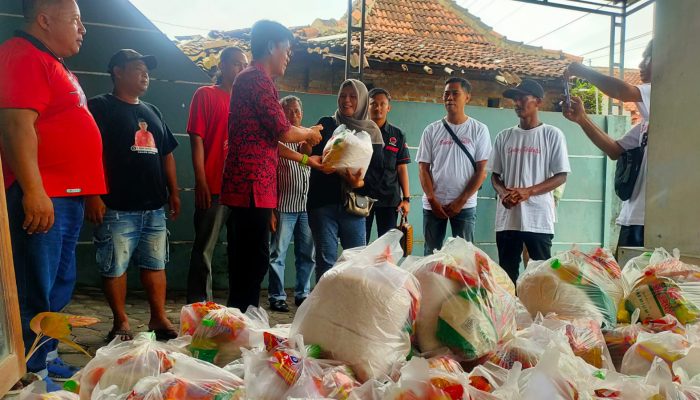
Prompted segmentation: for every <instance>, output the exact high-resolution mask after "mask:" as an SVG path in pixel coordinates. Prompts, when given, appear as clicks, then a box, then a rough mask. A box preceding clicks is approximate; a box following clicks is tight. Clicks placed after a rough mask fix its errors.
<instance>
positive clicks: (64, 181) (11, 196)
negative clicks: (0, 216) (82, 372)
mask: <svg viewBox="0 0 700 400" xmlns="http://www.w3.org/2000/svg"><path fill="white" fill-rule="evenodd" d="M22 11H23V13H24V18H25V25H24V28H23V30H21V31H17V32H16V33H15V36H14V37H13V38H11V39H9V40H7V41H6V42H4V43H3V44H2V45H0V149H2V151H1V155H2V161H3V172H4V178H5V179H4V184H5V185H4V186H5V194H6V196H7V209H8V214H9V224H10V236H11V240H12V253H13V260H14V266H15V276H16V281H17V293H18V296H19V306H20V316H21V320H22V334H23V339H24V344H25V346H26V347H27V348H29V346H31V345H32V343H33V342H34V339H35V335H34V333H33V332H32V331H31V329H30V327H29V322H30V321H31V319H32V318H33V317H34V316H36V315H37V314H39V313H41V312H45V311H60V310H61V309H63V307H65V306H66V305H67V304H68V302H69V301H70V299H71V296H72V294H73V286H74V284H75V276H76V270H75V246H76V243H77V240H78V234H79V233H80V227H81V226H82V224H83V210H84V200H83V199H84V196H86V195H96V194H101V193H104V192H105V181H104V174H103V169H102V141H101V139H100V132H99V130H98V129H97V125H96V124H95V121H94V120H93V118H92V116H91V115H90V112H89V111H88V108H87V102H86V100H85V94H83V90H82V89H81V87H80V84H79V83H78V79H77V78H76V76H75V75H73V73H71V72H70V71H69V70H68V68H67V67H66V65H65V64H64V62H63V58H64V57H71V56H73V55H75V54H77V53H78V51H79V50H80V47H81V45H82V42H83V36H84V35H85V32H86V31H85V27H84V26H83V24H82V23H81V20H80V9H79V8H78V5H77V4H76V2H75V1H74V0H55V1H46V0H45V1H39V0H35V1H31V0H24V1H23V2H22ZM57 344H58V343H57V342H56V341H55V340H51V341H50V343H46V344H44V345H42V346H41V347H39V349H38V350H37V351H36V352H35V353H34V355H33V356H32V357H31V358H30V359H29V360H27V369H28V370H29V371H31V372H36V373H38V374H39V375H40V376H42V377H43V378H44V379H45V380H46V383H47V388H48V390H57V389H58V385H56V384H55V383H54V382H53V380H52V379H51V378H50V377H48V376H47V375H50V376H51V377H53V378H54V379H66V378H69V377H70V376H71V375H73V373H74V372H75V371H76V369H75V368H71V367H69V366H67V365H66V364H64V363H63V362H62V361H61V360H60V358H58V353H57V352H56V349H57ZM47 360H48V361H47Z"/></svg>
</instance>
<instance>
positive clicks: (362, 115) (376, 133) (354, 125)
mask: <svg viewBox="0 0 700 400" xmlns="http://www.w3.org/2000/svg"><path fill="white" fill-rule="evenodd" d="M348 83H350V84H351V85H352V87H353V88H354V89H355V92H356V93H357V108H356V109H355V113H354V114H353V115H352V117H346V116H344V115H343V114H341V113H340V110H338V109H336V110H335V115H334V116H333V119H334V120H335V123H336V124H338V125H340V124H344V125H345V126H346V127H348V129H352V130H355V131H365V132H367V133H369V137H370V138H371V139H372V144H381V145H383V144H384V139H382V131H381V130H379V127H378V126H377V124H375V123H374V121H372V120H371V119H369V96H368V95H367V87H366V86H365V84H364V83H362V82H360V81H358V80H357V79H347V80H346V81H345V82H343V84H342V85H340V90H338V97H339V98H340V92H342V91H343V87H345V85H347V84H348Z"/></svg>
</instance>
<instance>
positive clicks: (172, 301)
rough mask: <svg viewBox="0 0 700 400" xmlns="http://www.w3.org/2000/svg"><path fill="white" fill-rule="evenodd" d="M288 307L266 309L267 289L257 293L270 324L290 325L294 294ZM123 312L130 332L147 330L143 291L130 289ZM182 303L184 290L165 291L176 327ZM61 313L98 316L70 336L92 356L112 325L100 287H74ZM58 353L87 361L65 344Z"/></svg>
mask: <svg viewBox="0 0 700 400" xmlns="http://www.w3.org/2000/svg"><path fill="white" fill-rule="evenodd" d="M288 298H289V299H292V301H291V302H290V301H289V300H288V302H289V303H290V304H289V308H290V309H291V311H290V312H288V313H281V312H274V311H270V309H269V307H268V301H267V291H263V292H262V293H261V294H260V305H261V306H262V307H263V308H265V310H266V311H267V313H268V316H269V317H270V325H271V326H274V325H276V324H290V323H291V322H292V319H293V318H294V313H295V312H296V307H295V306H294V301H293V299H294V294H293V293H292V294H291V295H290V294H289V293H288ZM214 300H215V301H216V302H217V303H220V304H225V303H226V292H224V291H215V292H214ZM126 303H127V312H128V314H129V322H130V324H131V330H132V331H134V333H138V332H145V331H147V330H148V320H149V309H148V302H147V301H146V295H145V293H144V292H143V291H130V292H129V294H128V296H127V299H126ZM183 305H185V293H184V292H171V293H168V296H167V301H166V312H167V313H168V316H169V317H170V320H171V321H172V322H173V323H174V324H175V325H176V326H177V327H178V328H179V323H180V309H181V308H182V306H183ZM64 312H66V313H68V314H75V315H85V316H93V317H97V318H99V319H100V322H99V323H97V324H95V325H92V326H89V327H84V328H75V329H74V330H73V336H74V339H75V341H76V342H77V343H78V344H80V345H82V346H83V347H84V348H85V349H86V350H87V351H88V352H89V353H90V354H92V355H94V354H95V351H97V349H99V348H100V347H102V346H104V345H106V344H107V340H106V337H107V334H108V333H109V331H110V329H111V328H112V312H111V311H110V309H109V305H107V301H106V300H105V298H104V294H103V293H102V290H101V289H99V288H91V287H81V288H76V290H75V293H74V295H73V300H72V301H71V303H70V304H69V305H68V307H66V309H65V310H64ZM59 353H61V357H62V358H63V360H64V361H66V362H67V363H70V364H72V365H76V366H80V367H82V366H84V365H85V364H86V363H87V362H88V361H89V359H88V357H87V356H86V355H85V354H83V353H81V352H79V351H77V350H75V349H73V348H71V347H68V346H64V345H60V346H59Z"/></svg>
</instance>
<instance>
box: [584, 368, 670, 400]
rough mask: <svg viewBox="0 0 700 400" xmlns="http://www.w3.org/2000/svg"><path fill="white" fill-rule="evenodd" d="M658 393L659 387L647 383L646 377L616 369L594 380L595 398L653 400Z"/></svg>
mask: <svg viewBox="0 0 700 400" xmlns="http://www.w3.org/2000/svg"><path fill="white" fill-rule="evenodd" d="M658 393H659V388H658V387H657V386H655V385H649V384H647V383H645V379H644V378H642V377H638V376H627V375H623V374H620V373H617V372H615V371H608V372H606V373H605V374H604V376H600V379H596V380H594V381H593V398H594V399H601V400H602V399H615V400H641V399H644V400H652V399H656V398H655V397H654V396H656V395H658Z"/></svg>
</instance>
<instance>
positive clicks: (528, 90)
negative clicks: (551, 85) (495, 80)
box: [503, 79, 544, 99]
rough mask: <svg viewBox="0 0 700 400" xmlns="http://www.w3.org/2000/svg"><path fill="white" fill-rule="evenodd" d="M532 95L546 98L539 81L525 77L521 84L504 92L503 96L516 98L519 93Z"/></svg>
mask: <svg viewBox="0 0 700 400" xmlns="http://www.w3.org/2000/svg"><path fill="white" fill-rule="evenodd" d="M528 94H529V95H531V96H535V97H537V98H540V99H542V98H544V89H542V86H540V84H539V83H537V82H535V81H533V80H532V79H523V81H522V82H520V85H518V86H516V87H514V88H510V89H508V90H506V91H505V92H503V97H505V98H507V99H515V97H516V96H517V95H528Z"/></svg>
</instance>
